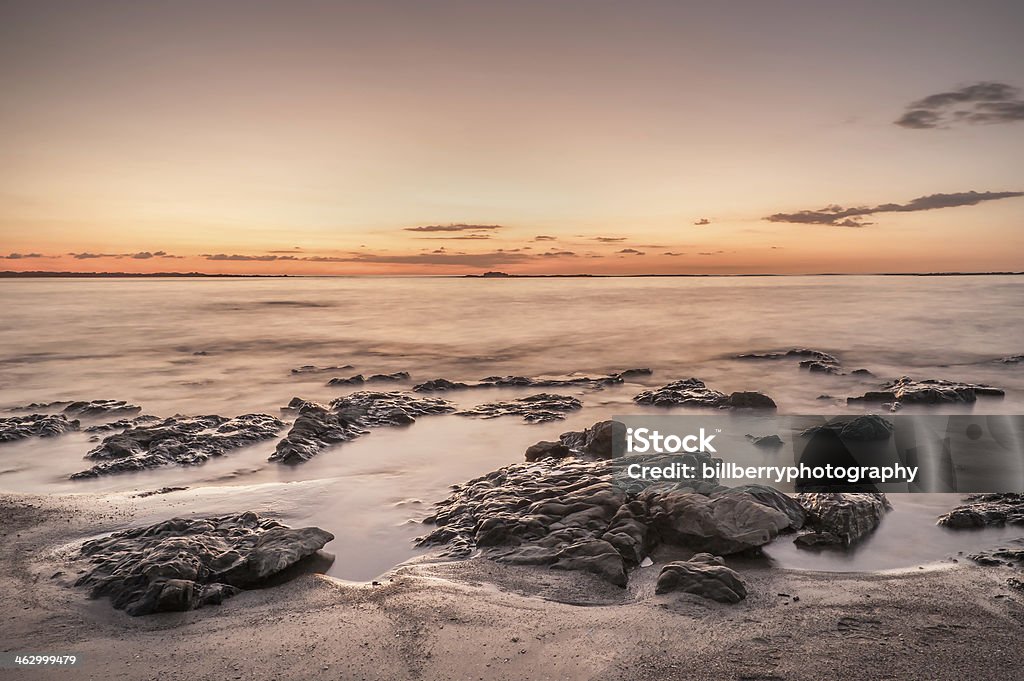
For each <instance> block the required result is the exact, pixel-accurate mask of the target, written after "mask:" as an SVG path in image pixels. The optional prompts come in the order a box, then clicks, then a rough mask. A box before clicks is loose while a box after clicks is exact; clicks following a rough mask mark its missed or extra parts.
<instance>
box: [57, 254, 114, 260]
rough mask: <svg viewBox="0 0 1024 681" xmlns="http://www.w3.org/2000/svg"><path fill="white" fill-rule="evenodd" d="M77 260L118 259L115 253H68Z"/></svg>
mask: <svg viewBox="0 0 1024 681" xmlns="http://www.w3.org/2000/svg"><path fill="white" fill-rule="evenodd" d="M68 255H70V256H72V257H74V259H75V260H92V259H93V258H116V257H117V255H116V254H113V253H68Z"/></svg>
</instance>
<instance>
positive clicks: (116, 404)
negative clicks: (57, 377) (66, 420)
mask: <svg viewBox="0 0 1024 681" xmlns="http://www.w3.org/2000/svg"><path fill="white" fill-rule="evenodd" d="M140 411H142V407H140V406H138V405H134V404H129V403H127V402H125V401H124V400H89V401H80V402H71V403H69V404H68V405H67V406H66V407H64V410H63V413H64V414H67V415H68V416H75V417H78V418H107V417H113V416H130V415H132V414H138V413H139V412H140Z"/></svg>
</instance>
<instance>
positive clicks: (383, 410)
mask: <svg viewBox="0 0 1024 681" xmlns="http://www.w3.org/2000/svg"><path fill="white" fill-rule="evenodd" d="M284 411H289V412H297V413H298V416H297V417H296V419H295V423H293V424H292V427H291V430H289V431H288V434H287V435H286V436H285V437H284V439H282V440H281V441H280V442H278V443H277V449H276V451H275V452H274V453H273V454H272V455H271V456H270V459H269V460H270V461H277V462H279V463H286V464H297V463H303V462H305V461H309V460H310V459H312V458H313V457H314V456H316V455H317V454H319V453H320V452H321V451H323V450H324V449H325V448H327V447H330V446H332V445H336V444H339V443H342V442H348V441H350V440H354V439H356V438H357V437H360V436H362V435H365V434H366V433H368V432H369V430H368V429H369V428H378V427H381V426H404V425H408V424H410V423H414V422H415V421H416V418H417V417H419V416H424V415H427V414H445V413H448V412H452V411H455V407H453V406H452V405H451V403H450V402H447V401H446V400H442V399H439V398H436V397H417V396H415V395H411V394H409V393H402V392H366V391H362V392H355V393H352V394H351V395H347V396H345V397H339V398H338V399H335V400H333V401H331V403H330V405H329V406H324V405H322V404H318V403H316V402H307V401H306V400H303V399H301V398H298V397H294V398H292V400H291V402H289V403H288V406H287V407H285V409H284Z"/></svg>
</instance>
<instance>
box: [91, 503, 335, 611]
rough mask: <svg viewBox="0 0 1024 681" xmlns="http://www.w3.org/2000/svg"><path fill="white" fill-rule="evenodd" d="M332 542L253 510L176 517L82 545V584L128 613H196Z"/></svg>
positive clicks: (317, 531) (325, 534) (315, 532)
mask: <svg viewBox="0 0 1024 681" xmlns="http://www.w3.org/2000/svg"><path fill="white" fill-rule="evenodd" d="M332 539H334V535H332V534H331V533H330V532H327V531H325V530H322V529H320V528H318V527H306V528H301V529H292V528H289V527H287V526H286V525H282V524H281V523H279V522H277V521H276V520H271V519H269V518H261V517H260V516H258V515H257V514H256V513H253V512H251V511H250V512H246V513H242V514H239V515H224V516H217V517H212V518H196V519H185V518H174V519H172V520H167V521H164V522H162V523H158V524H156V525H151V526H149V527H142V528H136V529H130V530H123V531H121V532H117V533H115V534H113V535H111V536H109V537H103V538H100V539H93V540H91V541H87V542H85V544H83V545H82V549H81V555H82V556H83V557H84V558H86V559H88V560H89V562H90V564H91V565H92V566H93V567H92V568H91V569H90V570H89V571H88V572H86V573H85V574H84V575H83V576H82V577H81V578H80V579H79V580H78V582H77V585H78V586H87V587H89V588H90V595H91V597H93V598H100V597H109V598H110V599H111V604H112V605H113V606H114V607H115V608H117V609H119V610H125V611H126V612H127V613H128V614H129V615H133V616H137V615H148V614H151V613H155V612H167V611H182V610H192V609H195V608H199V607H202V606H204V605H210V604H216V603H220V602H221V601H222V600H224V599H225V598H228V597H230V596H233V595H234V594H236V593H238V592H239V591H241V590H242V589H247V588H253V587H258V586H261V585H262V584H263V583H264V582H265V581H266V579H267V578H268V577H270V576H272V575H275V574H278V573H280V572H281V571H282V570H284V569H285V568H288V567H290V566H291V565H294V564H295V563H297V562H299V561H300V560H302V559H303V558H305V557H306V556H310V555H312V554H314V553H316V552H317V551H318V550H320V549H321V548H323V547H324V545H325V544H327V542H329V541H331V540H332Z"/></svg>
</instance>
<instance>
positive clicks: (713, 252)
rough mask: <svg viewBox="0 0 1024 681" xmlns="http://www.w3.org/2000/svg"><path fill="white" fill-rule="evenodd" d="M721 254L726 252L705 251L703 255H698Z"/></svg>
mask: <svg viewBox="0 0 1024 681" xmlns="http://www.w3.org/2000/svg"><path fill="white" fill-rule="evenodd" d="M721 253H725V251H704V252H703V253H698V254H697V255H719V254H721Z"/></svg>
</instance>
